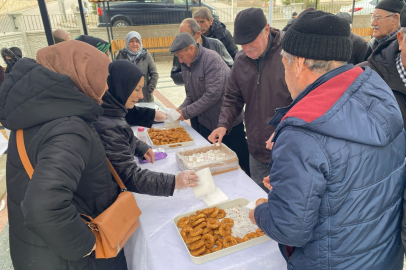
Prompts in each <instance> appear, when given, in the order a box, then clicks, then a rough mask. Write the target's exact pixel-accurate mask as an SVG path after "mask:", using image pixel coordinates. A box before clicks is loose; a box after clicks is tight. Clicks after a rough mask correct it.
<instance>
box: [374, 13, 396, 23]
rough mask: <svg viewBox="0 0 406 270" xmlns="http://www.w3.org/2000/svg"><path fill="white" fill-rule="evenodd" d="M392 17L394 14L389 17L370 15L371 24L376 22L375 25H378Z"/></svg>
mask: <svg viewBox="0 0 406 270" xmlns="http://www.w3.org/2000/svg"><path fill="white" fill-rule="evenodd" d="M393 15H395V14H391V15H388V16H384V17H381V16H374V15H372V16H371V22H373V21H376V22H377V23H379V22H380V21H381V20H383V19H386V18H389V17H392V16H393Z"/></svg>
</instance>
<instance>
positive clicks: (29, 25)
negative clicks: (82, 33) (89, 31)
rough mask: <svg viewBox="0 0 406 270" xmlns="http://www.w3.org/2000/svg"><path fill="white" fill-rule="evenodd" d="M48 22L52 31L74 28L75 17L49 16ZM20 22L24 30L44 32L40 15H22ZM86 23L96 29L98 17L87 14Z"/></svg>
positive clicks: (70, 15) (75, 25)
mask: <svg viewBox="0 0 406 270" xmlns="http://www.w3.org/2000/svg"><path fill="white" fill-rule="evenodd" d="M48 16H49V20H50V22H51V27H52V29H57V28H76V27H78V26H77V23H76V16H75V15H73V14H66V17H65V16H64V15H61V14H50V15H48ZM22 20H23V23H24V26H25V29H26V30H44V24H43V23H42V18H41V15H23V16H22ZM86 22H87V24H88V26H90V27H96V26H97V24H98V16H97V15H94V14H89V15H87V16H86Z"/></svg>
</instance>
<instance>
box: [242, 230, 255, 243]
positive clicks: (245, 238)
mask: <svg viewBox="0 0 406 270" xmlns="http://www.w3.org/2000/svg"><path fill="white" fill-rule="evenodd" d="M257 237H258V235H257V233H255V232H252V233H247V234H246V235H245V236H244V238H243V239H244V242H245V241H249V240H251V239H255V238H257Z"/></svg>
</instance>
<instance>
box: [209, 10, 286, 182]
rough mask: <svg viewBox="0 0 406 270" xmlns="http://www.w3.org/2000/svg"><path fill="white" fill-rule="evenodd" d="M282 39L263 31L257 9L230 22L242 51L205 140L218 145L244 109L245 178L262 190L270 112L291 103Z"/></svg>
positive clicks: (270, 129) (264, 25) (266, 28)
mask: <svg viewBox="0 0 406 270" xmlns="http://www.w3.org/2000/svg"><path fill="white" fill-rule="evenodd" d="M283 35H284V32H281V31H279V30H277V29H274V28H271V27H269V24H268V23H267V20H266V18H265V15H264V12H263V10H262V9H260V8H249V9H246V10H243V11H241V12H239V13H238V15H237V17H236V19H235V22H234V40H235V42H236V43H237V44H240V45H241V47H242V51H240V52H238V54H237V56H236V57H235V59H234V66H233V68H232V70H231V75H230V78H229V79H228V81H227V86H226V92H225V96H224V102H223V105H222V108H221V115H220V119H219V123H218V128H217V129H216V130H214V131H213V133H212V134H211V135H210V137H209V140H210V141H211V142H212V143H215V142H217V141H218V142H220V143H221V141H222V138H223V136H224V135H225V134H228V132H230V131H231V130H232V123H233V121H234V119H236V118H237V117H238V116H239V115H240V113H241V112H242V110H243V108H244V105H245V106H246V108H245V126H246V131H247V139H248V150H249V153H250V169H251V178H252V179H253V180H254V181H255V182H256V183H257V184H258V185H259V186H260V187H262V188H263V189H264V190H266V188H265V186H264V184H263V183H262V181H263V178H264V177H266V176H268V175H269V168H268V164H269V162H270V159H271V150H269V149H267V148H266V141H267V139H268V138H269V136H271V134H272V133H273V132H274V130H275V129H274V128H273V127H272V126H270V125H268V124H267V123H268V121H269V120H271V119H272V117H273V116H274V115H275V109H276V108H279V107H285V106H288V105H289V104H290V103H291V102H292V99H291V97H290V93H289V91H288V88H287V86H286V82H285V74H284V69H283V65H282V57H281V55H280V52H281V49H282V48H281V42H280V41H281V38H282V36H283Z"/></svg>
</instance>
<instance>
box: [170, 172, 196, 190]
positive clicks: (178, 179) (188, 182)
mask: <svg viewBox="0 0 406 270" xmlns="http://www.w3.org/2000/svg"><path fill="white" fill-rule="evenodd" d="M197 185H199V179H198V178H197V175H196V174H195V172H194V171H184V172H178V173H177V174H176V175H175V188H176V189H178V190H179V189H185V188H189V187H195V186H197Z"/></svg>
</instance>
